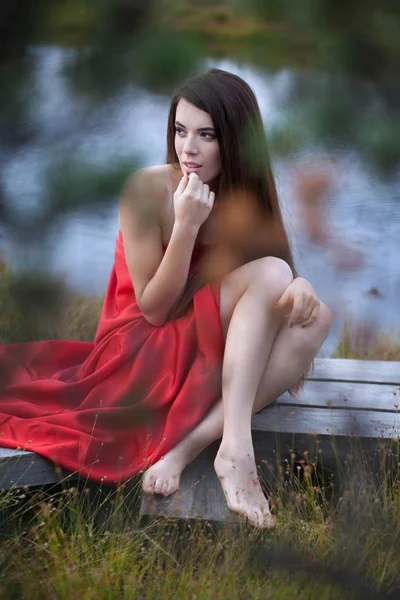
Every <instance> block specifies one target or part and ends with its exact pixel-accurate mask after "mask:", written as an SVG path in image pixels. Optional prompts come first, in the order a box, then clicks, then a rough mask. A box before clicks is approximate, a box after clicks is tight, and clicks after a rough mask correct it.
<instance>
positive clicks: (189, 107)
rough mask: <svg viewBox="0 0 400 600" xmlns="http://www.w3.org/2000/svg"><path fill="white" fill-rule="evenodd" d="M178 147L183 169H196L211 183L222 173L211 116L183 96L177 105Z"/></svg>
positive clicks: (176, 130)
mask: <svg viewBox="0 0 400 600" xmlns="http://www.w3.org/2000/svg"><path fill="white" fill-rule="evenodd" d="M175 151H176V154H177V156H178V160H179V164H180V167H181V170H182V173H185V172H186V173H197V175H198V176H199V178H200V179H201V181H202V182H203V183H208V184H210V183H211V182H212V181H213V180H214V179H216V177H218V175H219V174H220V171H221V157H220V151H219V144H218V140H217V136H216V133H215V129H214V126H213V122H212V120H211V117H210V115H209V114H208V113H206V112H204V111H203V110H200V109H199V108H197V107H196V106H194V104H191V103H190V102H187V100H184V99H182V100H179V102H178V105H177V107H176V115H175Z"/></svg>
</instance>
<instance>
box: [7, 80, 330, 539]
mask: <svg viewBox="0 0 400 600" xmlns="http://www.w3.org/2000/svg"><path fill="white" fill-rule="evenodd" d="M167 144H168V151H167V164H165V165H161V166H155V167H151V168H147V169H143V170H141V171H139V172H137V173H136V174H134V175H133V176H132V177H131V178H130V180H129V181H128V183H127V185H126V186H125V188H124V190H123V193H122V195H121V201H120V209H119V230H120V231H119V234H118V237H117V244H116V250H115V261H114V265H113V268H112V272H111V276H110V280H109V284H108V287H107V291H106V296H105V300H104V304H103V308H102V313H101V316H100V322H99V326H98V330H97V333H96V338H95V340H94V343H93V344H92V343H89V342H66V341H53V340H50V341H49V340H48V341H43V342H36V343H25V344H13V345H9V346H3V347H2V348H1V350H0V358H1V363H2V367H3V372H4V371H8V373H10V376H9V378H8V380H7V383H6V384H5V385H4V387H3V390H2V391H1V392H0V400H1V411H2V414H0V433H1V434H2V445H5V446H9V447H15V445H19V446H23V447H28V449H31V450H33V451H35V452H38V453H40V454H42V455H43V456H46V457H48V458H50V459H53V460H56V461H57V462H58V463H59V464H60V465H61V466H63V467H65V468H66V469H69V470H71V471H75V470H79V471H80V472H81V473H82V474H83V475H84V476H87V477H89V478H90V479H93V480H94V481H106V482H107V483H110V484H115V483H117V482H118V481H121V480H125V479H127V478H128V477H131V476H133V475H135V474H137V473H139V472H140V471H142V470H145V474H144V477H143V490H144V491H145V492H146V493H150V494H152V493H160V494H163V495H164V496H166V495H169V494H172V493H173V492H174V491H175V490H176V489H177V488H178V486H179V479H180V475H181V473H182V470H183V468H184V467H185V465H186V464H188V462H190V461H191V460H193V459H194V458H195V456H197V454H198V453H199V452H200V451H201V450H202V449H203V448H205V447H206V446H207V445H209V444H210V443H211V442H212V441H214V440H216V439H218V438H220V437H221V436H222V441H221V445H220V448H219V451H218V453H217V456H216V459H215V470H216V473H217V475H218V477H219V479H220V481H221V484H222V487H223V489H224V492H225V495H226V498H227V502H228V506H229V508H230V509H231V510H232V511H235V512H238V513H241V514H243V515H244V516H245V517H247V519H248V521H249V522H250V523H251V524H253V525H255V526H258V527H269V526H271V525H272V523H273V521H272V517H271V515H270V511H269V506H268V502H267V500H266V498H265V497H264V495H263V492H262V490H261V487H260V484H259V481H258V478H257V474H256V465H255V460H254V451H253V446H252V439H251V415H252V413H254V412H256V411H258V410H260V409H261V408H263V407H264V406H266V405H267V404H268V403H270V402H271V401H273V400H274V399H275V398H277V397H278V396H279V395H280V394H282V393H283V392H284V391H285V390H294V389H295V388H296V387H297V388H298V387H299V384H301V381H302V378H304V374H305V372H306V371H307V369H308V368H309V366H310V364H311V362H312V360H313V358H314V357H315V355H316V354H317V352H318V350H319V348H320V346H321V345H322V343H323V341H324V340H325V339H326V337H327V335H328V333H329V329H330V326H331V320H332V315H331V311H330V310H329V308H328V307H326V306H325V305H324V304H323V303H321V302H320V301H319V299H318V298H317V295H316V293H315V291H314V290H313V288H312V286H311V285H310V284H309V283H308V282H307V281H306V280H304V279H302V278H300V277H296V273H295V270H294V266H293V261H292V257H291V252H290V248H289V243H288V240H287V236H286V233H285V230H284V226H283V223H282V217H281V213H280V209H279V203H278V199H277V194H276V190H275V185H274V180H273V176H272V172H271V169H270V166H269V163H268V155H267V152H266V149H265V136H264V132H263V126H262V120H261V116H260V112H259V108H258V105H257V101H256V99H255V96H254V94H253V92H252V91H251V89H250V88H249V86H248V85H247V84H246V83H245V82H244V81H243V80H242V79H240V78H239V77H237V76H235V75H233V74H231V73H228V72H225V71H221V70H218V69H212V70H211V71H209V72H208V73H206V74H203V75H199V76H197V77H194V78H192V79H191V80H189V81H188V82H187V83H186V84H185V85H184V86H183V87H182V88H181V89H180V90H179V91H178V92H177V93H176V94H175V95H174V97H173V99H172V103H171V108H170V114H169V120H168V140H167ZM287 317H289V318H287ZM221 396H222V397H221ZM146 469H147V470H146Z"/></svg>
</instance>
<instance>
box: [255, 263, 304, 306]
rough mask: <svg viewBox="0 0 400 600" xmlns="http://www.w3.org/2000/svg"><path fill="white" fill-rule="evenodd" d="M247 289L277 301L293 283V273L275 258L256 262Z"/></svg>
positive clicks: (286, 264) (285, 264)
mask: <svg viewBox="0 0 400 600" xmlns="http://www.w3.org/2000/svg"><path fill="white" fill-rule="evenodd" d="M255 262H256V263H257V265H256V268H255V269H254V273H253V278H252V280H251V282H250V284H249V288H251V289H252V290H254V291H255V292H258V293H261V294H264V295H266V296H268V297H270V298H271V299H272V300H273V301H277V300H278V299H279V298H280V297H281V296H282V294H283V292H284V291H285V290H286V288H287V287H288V286H289V285H290V284H291V283H292V281H293V271H292V269H291V268H290V266H289V265H288V263H287V262H285V261H284V260H282V259H281V258H276V257H275V256H266V257H265V258H260V259H258V260H257V261H255Z"/></svg>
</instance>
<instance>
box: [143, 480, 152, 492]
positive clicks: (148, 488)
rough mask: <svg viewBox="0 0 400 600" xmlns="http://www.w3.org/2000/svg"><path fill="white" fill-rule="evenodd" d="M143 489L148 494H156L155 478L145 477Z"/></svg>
mask: <svg viewBox="0 0 400 600" xmlns="http://www.w3.org/2000/svg"><path fill="white" fill-rule="evenodd" d="M142 489H143V491H144V492H145V493H146V494H154V477H151V476H149V477H145V478H144V479H143V484H142Z"/></svg>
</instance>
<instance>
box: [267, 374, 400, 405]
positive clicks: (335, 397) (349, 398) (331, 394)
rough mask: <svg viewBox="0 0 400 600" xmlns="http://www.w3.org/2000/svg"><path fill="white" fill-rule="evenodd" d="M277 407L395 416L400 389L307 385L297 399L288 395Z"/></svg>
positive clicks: (368, 385)
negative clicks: (339, 410) (337, 410)
mask: <svg viewBox="0 0 400 600" xmlns="http://www.w3.org/2000/svg"><path fill="white" fill-rule="evenodd" d="M277 403H278V404H282V405H290V406H313V407H314V408H335V409H349V408H351V409H356V410H379V411H389V412H395V411H396V410H398V408H399V404H400V389H399V388H398V387H397V386H395V385H384V384H379V383H352V382H345V381H307V382H306V384H305V386H304V389H303V390H302V391H301V392H299V393H298V394H297V397H296V398H293V397H292V396H290V394H288V393H287V392H286V393H285V394H283V395H282V396H280V397H279V398H278V400H277Z"/></svg>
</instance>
